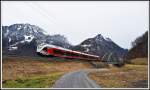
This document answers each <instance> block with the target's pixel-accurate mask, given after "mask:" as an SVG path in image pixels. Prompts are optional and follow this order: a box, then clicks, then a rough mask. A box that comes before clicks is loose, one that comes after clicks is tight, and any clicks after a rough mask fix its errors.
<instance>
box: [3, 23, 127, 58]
mask: <svg viewBox="0 0 150 90" xmlns="http://www.w3.org/2000/svg"><path fill="white" fill-rule="evenodd" d="M2 42H3V43H2V45H3V48H2V49H3V54H15V55H30V56H34V55H36V48H37V45H39V44H41V43H47V44H52V45H56V46H61V47H64V48H68V49H73V50H77V51H82V52H85V53H90V54H95V55H99V56H103V55H104V54H105V53H109V52H115V53H117V54H118V56H122V55H123V54H124V53H125V52H126V50H124V49H123V48H121V47H119V46H118V45H117V44H115V43H114V42H113V41H112V40H111V39H110V38H104V37H103V36H102V35H101V34H98V35H97V36H95V37H93V38H88V39H86V40H84V41H83V42H82V43H81V44H79V45H76V46H72V45H71V44H69V42H68V40H67V38H66V37H65V36H63V35H59V34H56V35H49V34H47V33H46V32H45V31H44V30H43V29H41V28H40V27H38V26H35V25H30V24H13V25H10V26H2Z"/></svg>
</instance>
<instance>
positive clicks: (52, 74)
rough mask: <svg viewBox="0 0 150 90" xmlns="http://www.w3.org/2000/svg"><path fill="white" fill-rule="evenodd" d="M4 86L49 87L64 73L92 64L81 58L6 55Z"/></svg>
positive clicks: (4, 60)
mask: <svg viewBox="0 0 150 90" xmlns="http://www.w3.org/2000/svg"><path fill="white" fill-rule="evenodd" d="M2 68H3V73H2V75H3V84H2V86H3V88H49V87H52V86H53V84H54V83H55V81H56V80H58V79H59V78H60V77H61V76H62V75H63V74H65V73H67V72H70V71H75V70H79V69H84V68H90V64H89V63H87V62H84V63H83V62H82V61H79V60H74V61H72V60H48V58H33V57H32V58H31V57H4V58H3V64H2Z"/></svg>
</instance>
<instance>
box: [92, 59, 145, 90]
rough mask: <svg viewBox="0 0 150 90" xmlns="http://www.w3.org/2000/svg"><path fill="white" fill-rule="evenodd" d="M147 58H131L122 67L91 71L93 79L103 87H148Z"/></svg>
mask: <svg viewBox="0 0 150 90" xmlns="http://www.w3.org/2000/svg"><path fill="white" fill-rule="evenodd" d="M147 64H148V60H147V58H137V59H133V60H132V61H131V63H130V64H126V65H125V66H124V67H121V68H116V67H113V66H112V67H110V69H109V71H101V72H92V73H90V75H89V76H90V78H92V79H94V80H95V81H96V82H97V83H98V84H99V85H100V86H101V87H103V88H146V87H148V81H147V80H148V65H147Z"/></svg>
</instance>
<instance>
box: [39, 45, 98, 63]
mask: <svg viewBox="0 0 150 90" xmlns="http://www.w3.org/2000/svg"><path fill="white" fill-rule="evenodd" d="M37 53H38V54H40V55H44V56H54V57H61V58H69V59H86V60H99V56H96V55H91V54H86V53H82V52H78V51H73V50H69V49H65V48H62V47H58V46H55V45H49V44H41V45H39V46H38V47H37Z"/></svg>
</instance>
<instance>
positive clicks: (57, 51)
mask: <svg viewBox="0 0 150 90" xmlns="http://www.w3.org/2000/svg"><path fill="white" fill-rule="evenodd" d="M54 53H56V54H63V52H61V51H60V50H54Z"/></svg>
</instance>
